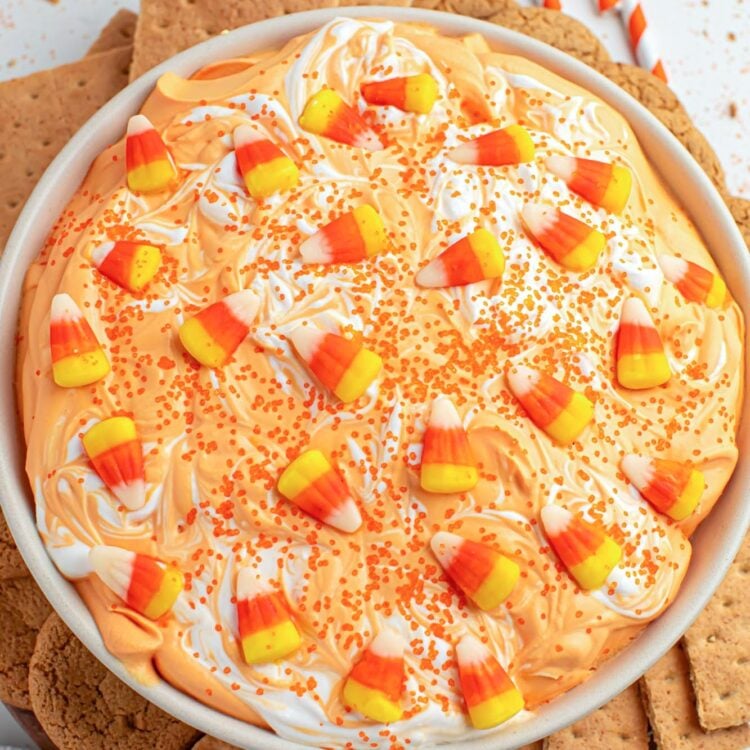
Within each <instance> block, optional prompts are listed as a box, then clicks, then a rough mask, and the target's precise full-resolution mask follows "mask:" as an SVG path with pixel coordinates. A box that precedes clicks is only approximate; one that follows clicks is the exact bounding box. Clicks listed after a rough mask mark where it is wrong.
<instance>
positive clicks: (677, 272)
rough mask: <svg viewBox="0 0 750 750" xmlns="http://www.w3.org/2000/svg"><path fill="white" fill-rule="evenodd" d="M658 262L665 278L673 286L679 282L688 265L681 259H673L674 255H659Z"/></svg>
mask: <svg viewBox="0 0 750 750" xmlns="http://www.w3.org/2000/svg"><path fill="white" fill-rule="evenodd" d="M658 260H659V266H660V268H661V270H662V273H663V274H664V276H665V278H666V279H667V281H670V282H672V283H673V284H676V283H677V282H679V281H681V280H682V279H683V278H684V276H685V274H686V273H687V270H688V264H687V261H686V260H683V259H682V258H675V256H674V255H666V254H664V255H660V256H659V258H658Z"/></svg>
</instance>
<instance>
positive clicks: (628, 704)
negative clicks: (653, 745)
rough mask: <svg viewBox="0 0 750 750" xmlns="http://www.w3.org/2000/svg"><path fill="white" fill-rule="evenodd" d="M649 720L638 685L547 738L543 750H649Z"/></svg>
mask: <svg viewBox="0 0 750 750" xmlns="http://www.w3.org/2000/svg"><path fill="white" fill-rule="evenodd" d="M648 747H649V740H648V721H647V720H646V714H645V712H644V710H643V704H642V702H641V696H640V690H639V689H638V685H637V684H636V685H631V686H630V687H629V688H628V689H627V690H625V692H623V693H621V694H620V695H618V696H617V697H616V698H615V699H614V700H612V701H610V702H609V703H608V704H607V705H606V706H602V707H601V708H600V709H599V710H598V711H594V713H592V714H590V715H589V716H587V717H586V718H585V719H582V720H581V721H578V722H576V723H575V724H572V725H571V726H569V727H567V728H566V729H563V730H562V731H561V732H556V733H555V734H553V735H550V736H549V737H547V739H546V740H545V741H544V746H543V750H576V748H578V749H579V750H580V748H586V750H648Z"/></svg>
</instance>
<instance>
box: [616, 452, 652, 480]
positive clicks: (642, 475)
mask: <svg viewBox="0 0 750 750" xmlns="http://www.w3.org/2000/svg"><path fill="white" fill-rule="evenodd" d="M620 466H621V467H622V470H623V472H624V473H625V475H626V476H627V478H628V479H629V480H630V481H631V482H632V483H633V484H634V485H635V486H636V487H645V486H646V485H648V484H649V482H651V480H652V478H653V474H654V472H653V462H652V460H651V459H650V458H649V457H648V456H638V455H636V454H635V453H630V454H629V455H627V456H625V458H623V459H622V463H621V464H620Z"/></svg>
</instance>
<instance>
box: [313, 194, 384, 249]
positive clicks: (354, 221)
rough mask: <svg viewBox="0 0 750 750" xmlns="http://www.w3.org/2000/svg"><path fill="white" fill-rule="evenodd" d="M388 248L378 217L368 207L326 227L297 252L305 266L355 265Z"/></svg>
mask: <svg viewBox="0 0 750 750" xmlns="http://www.w3.org/2000/svg"><path fill="white" fill-rule="evenodd" d="M387 248H388V237H387V235H386V233H385V226H383V220H382V219H381V218H380V214H379V213H378V212H377V211H376V210H375V209H374V208H373V207H372V206H369V205H367V204H365V205H363V206H358V207H357V208H355V209H354V210H353V211H350V212H349V213H348V214H344V215H343V216H339V218H338V219H334V220H333V221H332V222H331V223H330V224H326V225H325V226H324V227H323V228H322V229H319V230H318V231H317V232H315V234H313V235H312V236H311V237H308V238H307V239H306V240H305V241H304V242H303V243H302V244H301V245H300V248H299V251H300V254H301V255H302V260H304V261H305V263H356V262H357V261H360V260H365V259H366V258H371V257H372V256H373V255H377V254H378V253H382V252H384V251H385V250H386V249H387Z"/></svg>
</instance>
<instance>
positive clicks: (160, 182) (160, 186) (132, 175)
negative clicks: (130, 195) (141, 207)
mask: <svg viewBox="0 0 750 750" xmlns="http://www.w3.org/2000/svg"><path fill="white" fill-rule="evenodd" d="M176 176H177V173H176V172H175V168H174V167H173V166H172V163H171V162H170V161H168V160H167V159H160V160H159V161H155V162H152V163H151V164H144V165H143V166H141V167H137V168H136V169H131V170H130V171H129V172H128V187H129V188H130V189H131V190H134V191H135V192H136V193H153V192H156V191H157V190H164V189H165V188H167V187H169V184H170V183H171V182H172V180H174V179H175V177H176Z"/></svg>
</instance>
